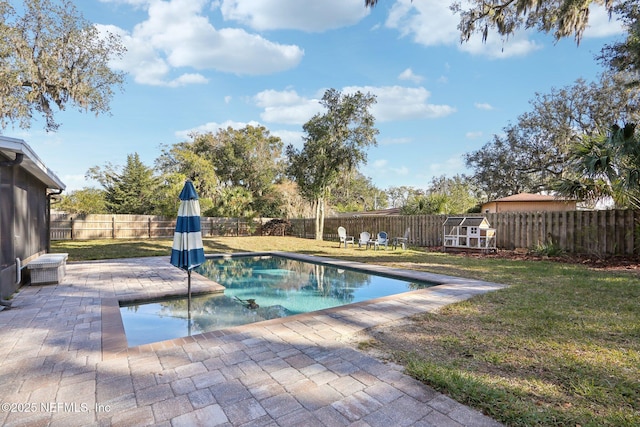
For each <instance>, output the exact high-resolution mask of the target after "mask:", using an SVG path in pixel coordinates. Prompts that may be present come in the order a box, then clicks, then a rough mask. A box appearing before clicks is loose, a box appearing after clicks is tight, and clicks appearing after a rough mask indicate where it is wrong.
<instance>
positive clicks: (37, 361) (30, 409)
mask: <svg viewBox="0 0 640 427" xmlns="http://www.w3.org/2000/svg"><path fill="white" fill-rule="evenodd" d="M299 257H302V258H313V257H308V256H299ZM338 263H341V264H342V265H345V266H346V265H348V264H349V263H347V262H346V261H338ZM376 268H377V267H376ZM378 269H379V268H378ZM407 274H410V275H412V276H413V277H414V278H415V279H422V280H431V281H434V280H435V281H437V282H438V283H440V282H442V283H444V284H442V285H439V286H436V287H432V288H428V289H423V290H419V291H413V292H409V293H406V294H402V295H397V296H391V297H385V298H380V299H378V300H374V301H370V302H364V303H358V304H353V305H350V306H345V307H342V308H335V309H330V310H325V311H322V312H315V313H309V314H304V315H298V316H292V317H287V318H282V319H274V320H269V321H266V322H262V323H258V324H253V325H245V326H241V327H236V328H230V329H227V330H224V331H214V332H208V333H205V334H201V335H197V336H192V337H186V338H178V339H174V340H170V341H164V342H161V343H154V344H148V345H143V346H140V347H135V348H127V346H126V338H125V337H124V333H123V329H122V321H121V319H120V316H119V311H118V301H121V300H142V299H148V298H153V297H158V296H161V295H169V294H171V295H177V294H184V293H186V274H185V273H184V272H183V271H181V270H179V269H177V268H175V267H173V266H171V265H170V264H169V258H168V257H154V258H137V259H122V260H109V261H95V262H80V263H70V264H68V265H67V275H66V276H65V278H64V280H63V282H62V283H61V284H58V285H41V286H25V287H23V288H21V290H20V292H18V293H17V294H16V295H15V297H14V299H13V301H12V302H13V308H12V309H10V310H3V311H1V312H0V343H1V344H0V384H2V387H0V402H1V407H0V424H2V425H4V426H44V425H51V426H64V427H72V426H91V425H96V426H104V425H113V426H132V425H164V426H194V425H202V426H214V425H222V426H245V425H246V426H332V427H333V426H340V425H345V426H346V425H353V426H381V427H389V426H445V427H446V426H474V427H478V426H498V425H500V424H499V423H497V422H496V421H494V420H492V419H490V418H488V417H486V416H484V415H483V414H481V413H479V412H477V411H475V410H472V409H470V408H468V407H466V406H464V405H461V404H459V403H457V402H455V401H454V400H452V399H450V398H448V397H446V396H444V395H442V394H440V393H437V392H436V391H434V390H433V389H431V388H430V387H427V386H425V385H424V384H422V383H420V382H419V381H416V380H414V379H412V378H410V377H409V376H407V375H405V374H403V372H402V369H401V367H399V366H395V365H392V364H388V363H383V362H381V361H378V360H376V359H374V358H372V357H370V356H368V355H365V354H363V353H361V352H358V351H357V350H355V349H353V348H352V347H351V346H349V345H348V344H346V343H345V342H344V341H346V340H347V338H348V337H349V336H350V335H351V334H353V333H354V332H357V331H361V330H362V329H365V328H368V327H371V326H375V325H378V324H383V323H386V322H390V321H393V320H398V319H401V318H403V317H406V316H409V315H412V314H415V313H420V312H425V311H431V310H435V309H437V308H438V307H441V306H442V305H445V304H449V303H451V302H455V301H459V300H463V299H466V298H469V297H471V296H473V295H476V294H479V293H483V292H488V291H492V290H496V289H499V288H501V287H503V285H499V284H495V283H486V282H481V281H474V280H466V279H458V278H447V277H444V276H438V275H431V274H428V273H420V272H407ZM218 286H219V285H217V284H215V283H213V282H211V281H209V280H207V279H205V278H203V277H201V276H199V275H197V274H193V275H192V290H193V291H194V292H202V291H211V290H216V289H219V288H218Z"/></svg>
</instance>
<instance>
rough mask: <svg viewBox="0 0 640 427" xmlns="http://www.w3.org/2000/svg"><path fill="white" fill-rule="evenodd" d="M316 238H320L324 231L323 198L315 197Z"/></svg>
mask: <svg viewBox="0 0 640 427" xmlns="http://www.w3.org/2000/svg"><path fill="white" fill-rule="evenodd" d="M315 225H316V240H322V236H323V233H324V198H323V197H318V198H317V199H316V224H315Z"/></svg>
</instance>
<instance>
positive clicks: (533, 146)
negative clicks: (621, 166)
mask: <svg viewBox="0 0 640 427" xmlns="http://www.w3.org/2000/svg"><path fill="white" fill-rule="evenodd" d="M622 79H623V77H622V76H619V75H611V74H604V75H603V76H602V77H601V79H600V81H599V82H597V83H590V84H587V83H586V82H585V81H584V80H582V79H578V80H577V81H576V83H575V84H574V85H572V86H569V87H565V88H561V89H552V90H551V92H550V93H549V94H539V93H537V94H536V97H535V99H534V100H532V101H531V106H532V111H530V112H527V113H524V114H522V115H520V116H519V117H518V122H517V123H516V124H510V125H509V126H507V127H505V128H504V132H503V134H502V135H494V136H493V141H492V142H490V143H487V144H486V145H485V146H483V147H482V148H481V149H480V150H477V151H475V152H471V153H468V154H466V155H465V159H466V162H467V166H469V167H471V168H473V169H474V178H475V180H476V181H477V182H478V183H479V185H480V186H481V187H482V190H483V191H484V192H485V193H486V195H487V196H488V197H489V198H490V199H493V198H497V197H504V196H509V195H511V194H516V193H519V192H522V191H527V192H534V193H535V192H539V191H542V190H550V189H551V188H552V186H553V183H554V182H555V181H557V180H558V179H560V178H562V177H563V175H564V173H565V166H566V162H567V160H568V157H569V150H570V147H572V146H573V145H575V144H576V143H577V142H579V141H580V140H581V139H582V138H584V137H585V136H593V135H599V134H601V133H602V132H603V130H606V129H608V128H609V127H610V125H611V123H616V122H618V121H636V120H637V118H638V111H639V109H638V108H639V106H640V105H639V92H638V90H637V89H628V88H627V87H625V84H624V83H623V81H624V80H622Z"/></svg>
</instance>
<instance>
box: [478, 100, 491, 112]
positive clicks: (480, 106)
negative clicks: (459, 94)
mask: <svg viewBox="0 0 640 427" xmlns="http://www.w3.org/2000/svg"><path fill="white" fill-rule="evenodd" d="M473 105H475V107H476V108H477V109H478V110H486V111H490V110H493V106H492V105H491V104H489V103H487V102H476V103H475V104H473Z"/></svg>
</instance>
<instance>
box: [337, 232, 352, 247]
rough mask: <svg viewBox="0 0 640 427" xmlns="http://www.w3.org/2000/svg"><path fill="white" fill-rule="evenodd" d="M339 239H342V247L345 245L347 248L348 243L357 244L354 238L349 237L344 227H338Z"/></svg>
mask: <svg viewBox="0 0 640 427" xmlns="http://www.w3.org/2000/svg"><path fill="white" fill-rule="evenodd" d="M338 237H339V238H340V246H342V244H343V243H344V247H345V248H346V247H347V244H348V243H351V244H352V245H353V244H355V242H354V237H353V236H347V229H346V228H344V227H338Z"/></svg>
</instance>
